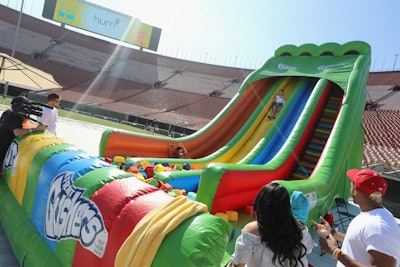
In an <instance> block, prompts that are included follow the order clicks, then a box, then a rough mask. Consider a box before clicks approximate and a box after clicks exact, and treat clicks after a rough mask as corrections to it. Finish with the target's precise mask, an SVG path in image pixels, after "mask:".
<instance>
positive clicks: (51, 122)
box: [39, 107, 58, 134]
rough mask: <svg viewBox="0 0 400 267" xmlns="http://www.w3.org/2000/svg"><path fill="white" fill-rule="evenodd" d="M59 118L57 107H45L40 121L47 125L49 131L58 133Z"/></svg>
mask: <svg viewBox="0 0 400 267" xmlns="http://www.w3.org/2000/svg"><path fill="white" fill-rule="evenodd" d="M57 119H58V113H57V109H56V108H53V109H51V108H46V107H43V113H42V116H41V117H40V120H39V121H40V122H41V123H42V124H43V125H47V130H48V131H49V132H52V133H53V134H57V133H56V128H57Z"/></svg>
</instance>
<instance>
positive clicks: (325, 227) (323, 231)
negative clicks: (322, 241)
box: [312, 216, 332, 237]
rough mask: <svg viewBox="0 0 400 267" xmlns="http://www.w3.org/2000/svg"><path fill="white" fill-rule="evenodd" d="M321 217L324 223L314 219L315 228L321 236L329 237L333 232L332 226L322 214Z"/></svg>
mask: <svg viewBox="0 0 400 267" xmlns="http://www.w3.org/2000/svg"><path fill="white" fill-rule="evenodd" d="M319 218H320V219H321V221H322V223H317V222H316V221H312V225H313V227H314V230H315V232H317V233H318V234H320V235H321V236H323V237H327V236H329V235H330V234H331V230H332V227H331V225H330V224H329V223H328V222H327V221H326V220H325V219H324V218H323V217H322V216H320V217H319Z"/></svg>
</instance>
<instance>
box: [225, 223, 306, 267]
mask: <svg viewBox="0 0 400 267" xmlns="http://www.w3.org/2000/svg"><path fill="white" fill-rule="evenodd" d="M302 233H303V239H302V240H301V243H303V245H304V246H305V247H306V249H307V252H306V253H307V254H309V253H311V251H312V249H313V247H314V242H313V240H312V237H311V235H310V233H309V232H308V228H307V227H305V228H304V229H303V230H302ZM273 256H274V253H273V252H272V251H271V250H270V249H269V248H267V247H266V246H265V245H264V244H262V243H261V237H260V236H256V235H253V234H250V233H248V232H242V234H241V235H240V236H239V237H238V239H237V240H236V245H235V253H234V254H233V255H232V261H233V263H234V264H238V263H247V264H246V266H247V267H259V266H276V265H272V257H273ZM301 262H302V263H303V265H304V266H305V267H307V266H308V261H307V257H306V256H304V257H303V258H301ZM275 263H277V262H275ZM288 266H289V265H288ZM300 266H301V265H300Z"/></svg>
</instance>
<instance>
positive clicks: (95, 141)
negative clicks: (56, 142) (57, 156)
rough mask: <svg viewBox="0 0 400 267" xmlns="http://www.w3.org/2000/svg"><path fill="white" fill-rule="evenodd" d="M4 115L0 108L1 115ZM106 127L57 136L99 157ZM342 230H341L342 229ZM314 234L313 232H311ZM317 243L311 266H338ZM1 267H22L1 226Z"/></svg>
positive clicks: (66, 124) (83, 126)
mask: <svg viewBox="0 0 400 267" xmlns="http://www.w3.org/2000/svg"><path fill="white" fill-rule="evenodd" d="M1 113H2V110H1V107H0V115H1ZM105 129H106V128H105V127H102V126H99V125H93V124H89V123H81V122H78V121H74V120H69V119H64V118H60V121H59V123H58V125H57V134H58V136H59V137H60V138H62V139H64V140H65V141H66V142H68V143H71V144H74V145H75V146H76V147H77V148H79V149H82V150H84V151H86V152H88V153H89V154H91V155H96V156H97V155H98V147H99V144H100V139H101V134H102V133H103V131H104V130H105ZM349 211H350V213H352V214H354V215H356V214H358V213H359V209H358V207H357V206H356V205H349ZM332 212H333V213H334V215H335V218H338V215H337V213H336V209H335V208H333V209H332ZM399 223H400V221H399ZM340 230H341V229H340ZM310 232H312V230H311V231H310ZM313 237H314V241H315V246H316V247H315V248H314V250H313V252H312V253H311V254H310V255H308V259H309V262H310V264H312V265H313V266H315V267H319V266H321V267H330V266H336V262H335V261H334V260H333V259H332V257H331V255H326V254H325V255H322V256H321V255H320V254H321V250H320V248H319V247H318V245H317V244H318V236H317V235H316V234H315V233H314V234H313ZM0 266H1V267H6V266H7V267H14V266H20V265H19V263H18V261H17V260H16V258H15V256H14V253H13V251H12V249H11V246H10V244H9V242H8V239H7V237H6V235H5V233H4V230H3V228H2V227H1V224H0Z"/></svg>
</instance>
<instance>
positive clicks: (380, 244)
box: [313, 169, 400, 267]
mask: <svg viewBox="0 0 400 267" xmlns="http://www.w3.org/2000/svg"><path fill="white" fill-rule="evenodd" d="M347 176H348V177H349V178H350V179H351V181H352V183H351V186H350V194H351V196H352V197H353V200H354V202H355V203H356V204H358V205H359V206H360V209H361V213H360V214H358V215H357V216H356V217H355V218H354V219H353V220H352V221H351V223H350V225H349V227H348V229H347V233H346V234H343V233H339V232H336V231H335V229H333V228H332V227H331V226H330V225H329V223H328V222H327V221H326V220H324V219H323V218H322V217H321V220H322V224H318V223H316V222H313V226H314V229H315V231H316V232H317V233H319V234H320V235H321V236H326V238H320V240H319V241H320V242H319V243H320V246H321V249H322V250H324V251H325V252H327V253H330V254H332V257H333V258H334V259H335V260H337V261H338V263H337V265H336V266H378V267H397V266H398V264H399V263H400V227H399V226H398V225H397V223H396V220H395V218H394V217H393V215H392V214H391V213H390V212H389V211H388V210H387V209H385V208H384V207H383V204H382V197H383V196H384V195H385V192H386V188H387V183H386V181H385V179H383V178H382V177H381V175H380V174H379V173H377V172H376V171H373V170H370V169H364V170H357V169H351V170H348V171H347ZM337 241H340V242H342V248H341V249H340V248H338V246H337Z"/></svg>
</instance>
